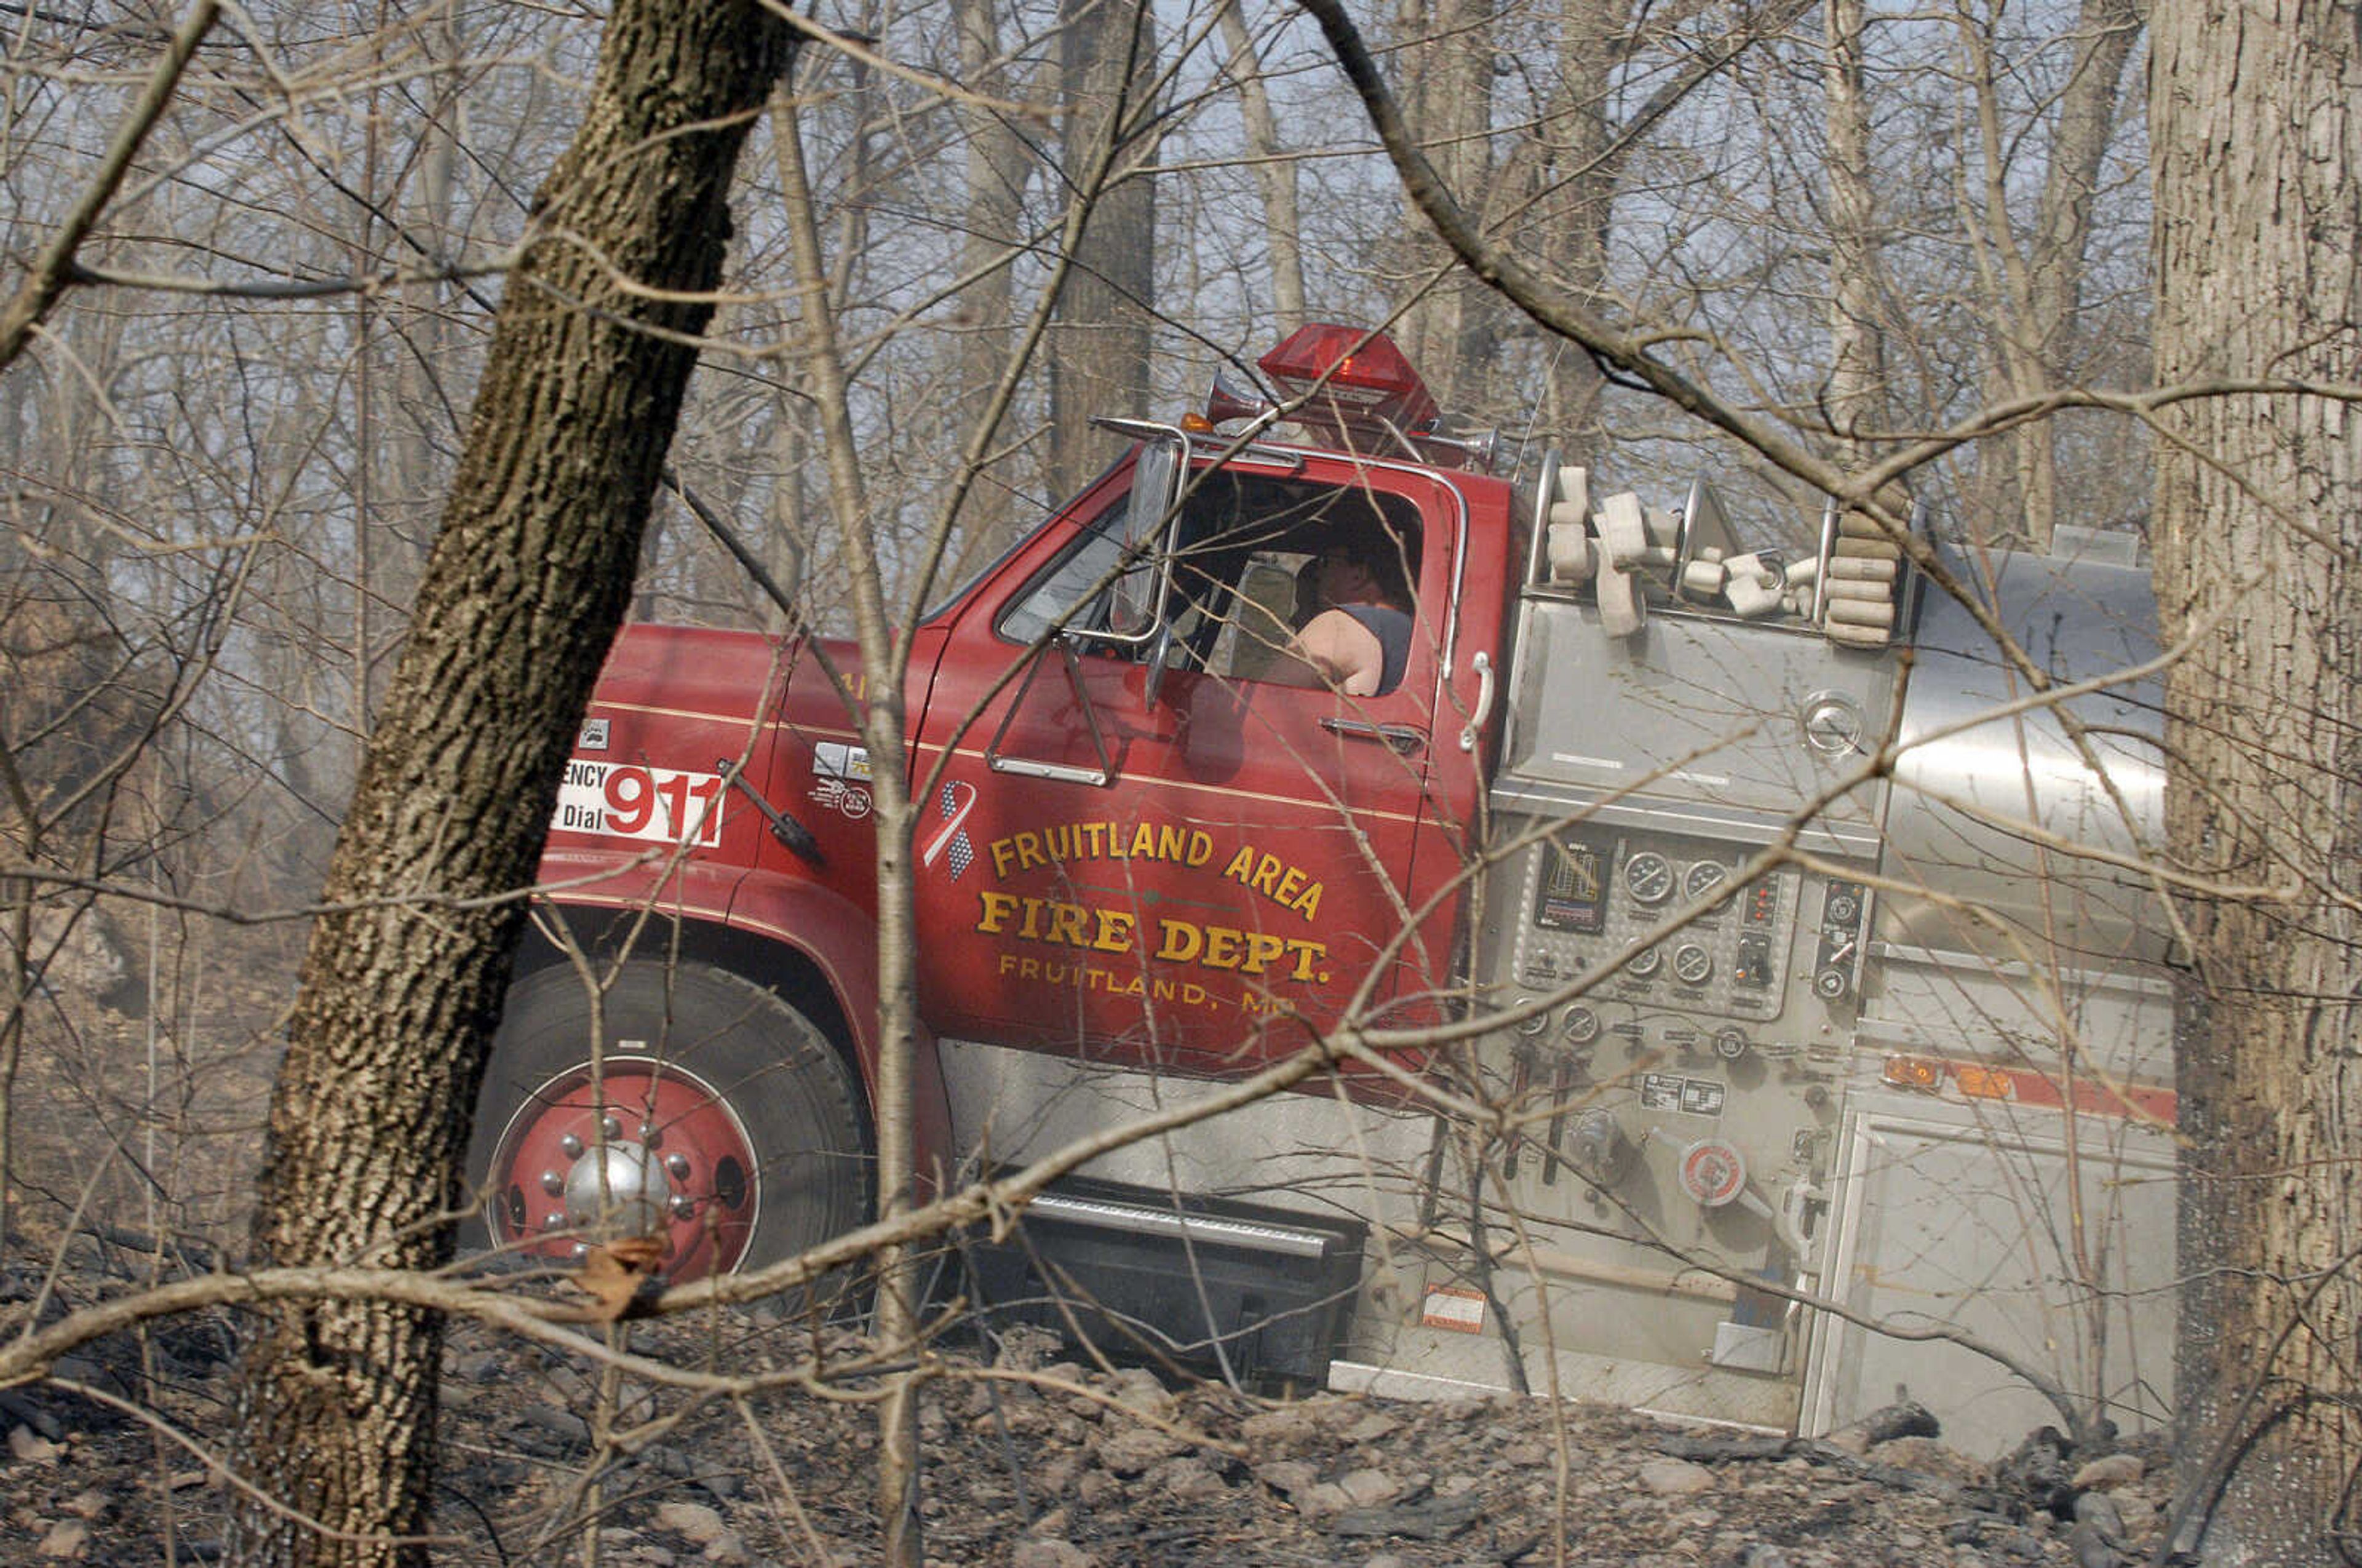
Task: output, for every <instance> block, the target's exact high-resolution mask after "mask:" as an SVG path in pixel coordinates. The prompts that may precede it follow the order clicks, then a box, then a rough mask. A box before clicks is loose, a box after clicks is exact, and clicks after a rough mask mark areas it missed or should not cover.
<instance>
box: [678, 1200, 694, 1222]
mask: <svg viewBox="0 0 2362 1568" xmlns="http://www.w3.org/2000/svg"><path fill="white" fill-rule="evenodd" d="M672 1217H673V1218H674V1219H676V1220H694V1219H696V1218H697V1200H696V1199H695V1198H689V1197H681V1198H674V1199H673V1200H672Z"/></svg>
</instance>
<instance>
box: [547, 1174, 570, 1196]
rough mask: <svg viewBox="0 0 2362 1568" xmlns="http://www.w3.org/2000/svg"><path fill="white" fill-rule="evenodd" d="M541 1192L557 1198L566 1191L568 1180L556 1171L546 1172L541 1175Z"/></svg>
mask: <svg viewBox="0 0 2362 1568" xmlns="http://www.w3.org/2000/svg"><path fill="white" fill-rule="evenodd" d="M541 1190H542V1191H544V1192H546V1193H547V1194H549V1196H550V1197H552V1198H556V1197H557V1195H558V1194H560V1193H562V1192H564V1191H565V1190H566V1178H565V1177H564V1176H559V1175H558V1174H557V1172H556V1171H544V1172H542V1173H541Z"/></svg>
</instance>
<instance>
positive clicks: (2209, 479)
mask: <svg viewBox="0 0 2362 1568" xmlns="http://www.w3.org/2000/svg"><path fill="white" fill-rule="evenodd" d="M2150 31H2151V40H2152V41H2151V48H2152V50H2153V63H2152V66H2151V75H2150V104H2149V125H2150V137H2151V142H2152V146H2153V149H2154V150H2153V153H2152V161H2151V169H2152V174H2153V177H2154V182H2155V194H2156V208H2157V216H2156V240H2155V252H2156V259H2157V314H2156V359H2157V377H2158V381H2159V382H2160V383H2161V384H2163V385H2166V386H2173V385H2176V384H2182V385H2188V384H2191V383H2200V382H2210V381H2211V382H2217V383H2220V382H2223V381H2240V380H2251V381H2252V380H2264V379H2269V380H2271V381H2282V382H2285V381H2296V380H2303V381H2312V382H2313V383H2316V384H2318V383H2323V382H2338V383H2342V384H2343V386H2344V387H2347V388H2350V387H2351V386H2352V385H2353V384H2354V382H2355V381H2356V375H2357V362H2362V331H2357V327H2356V320H2357V315H2356V287H2357V283H2362V44H2357V39H2356V7H2355V6H2354V5H2353V4H2351V3H2350V0H2348V3H2346V4H2340V5H2317V6H2316V5H2301V4H2298V3H2297V0H2250V3H2241V4H2235V5H2232V6H2229V7H2227V14H2226V7H2224V6H2220V5H2213V4H2192V3H2190V0H2170V3H2168V4H2164V5H2160V6H2157V7H2156V9H2155V11H2154V12H2153V14H2152V16H2151V17H2150ZM2166 436H2167V439H2166V440H2165V441H2162V442H2160V443H2159V446H2158V472H2157V492H2156V502H2157V513H2156V535H2155V539H2156V545H2157V580H2158V607H2159V610H2160V612H2161V615H2162V618H2163V623H2164V624H2163V630H2164V633H2165V636H2166V640H2167V641H2168V642H2169V643H2170V642H2173V641H2175V640H2177V639H2179V638H2180V637H2182V636H2183V635H2187V634H2189V633H2191V631H2192V630H2193V629H2194V630H2195V631H2196V632H2197V634H2198V636H2197V641H2196V644H2195V646H2194V647H2193V649H2192V652H2191V656H2190V657H2189V658H2188V659H2187V660H2186V661H2185V662H2184V663H2183V664H2182V665H2181V666H2180V668H2179V669H2178V670H2177V672H2176V673H2175V675H2174V677H2173V679H2172V680H2171V682H2170V684H2169V688H2168V701H2169V709H2168V715H2167V734H2166V746H2167V755H2168V757H2169V761H2170V766H2171V768H2172V772H2171V775H2170V778H2169V791H2168V827H2169V834H2170V836H2171V842H2172V846H2173V851H2174V853H2175V855H2176V856H2178V857H2179V859H2180V861H2181V863H2182V865H2183V866H2184V867H2185V868H2187V869H2189V870H2191V871H2194V872H2197V873H2200V874H2202V875H2210V876H2216V877H2220V878H2223V880H2224V882H2225V883H2230V884H2248V885H2268V886H2269V887H2270V888H2272V889H2274V892H2273V893H2272V894H2270V895H2267V896H2262V897H2246V898H2237V897H2229V896H2225V897H2223V898H2219V899H2192V900H2191V901H2190V905H2189V909H2188V918H2189V923H2190V927H2191V933H2192V939H2193V941H2194V942H2195V944H2196V951H2195V953H2194V954H2193V958H2194V963H2193V966H2192V967H2191V979H2190V986H2189V993H2190V998H2191V1001H2192V1002H2193V1003H2195V1004H2197V1005H2196V1007H2195V1009H2194V1010H2192V1011H2191V1013H2189V1014H2188V1015H2186V1016H2185V1021H2184V1026H2183V1029H2182V1031H2181V1033H2182V1038H2183V1043H2184V1050H2183V1052H2182V1055H2181V1060H2180V1075H2181V1091H2182V1098H2181V1108H2182V1109H2181V1127H2182V1131H2183V1132H2184V1135H2185V1137H2186V1138H2187V1140H2188V1143H2187V1148H2186V1152H2185V1154H2184V1165H2183V1172H2184V1181H2183V1185H2182V1198H2181V1202H2182V1225H2181V1247H2182V1251H2181V1268H2182V1273H2183V1275H2184V1276H2185V1278H2186V1279H2187V1280H2188V1281H2189V1282H2190V1283H2189V1285H2188V1286H2187V1288H2186V1290H2185V1295H2184V1301H2183V1308H2182V1320H2181V1328H2182V1333H2181V1339H2182V1344H2181V1353H2180V1360H2179V1361H2178V1363H2177V1375H2178V1377H2179V1378H2180V1402H2181V1405H2182V1410H2183V1420H2184V1423H2185V1424H2184V1428H2183V1431H2182V1434H2181V1438H2182V1441H2181V1442H2180V1447H2179V1453H2180V1457H2181V1460H2182V1462H2183V1473H2182V1479H2183V1482H2184V1484H2185V1487H2186V1491H2185V1498H2184V1503H2185V1514H2186V1519H2187V1521H2188V1522H2187V1525H2186V1528H2185V1530H2184V1533H2183V1540H2182V1544H2184V1545H2190V1544H2191V1543H2192V1542H2193V1541H2194V1542H2195V1544H2196V1550H2197V1551H2198V1552H2199V1554H2200V1560H2202V1561H2203V1562H2208V1563H2312V1562H2341V1561H2342V1562H2353V1561H2356V1552H2357V1549H2358V1548H2362V1522H2357V1520H2356V1518H2355V1517H2354V1510H2355V1509H2356V1506H2357V1500H2356V1497H2355V1496H2353V1495H2352V1491H2351V1489H2352V1487H2353V1486H2354V1479H2353V1478H2354V1476H2355V1475H2356V1470H2357V1465H2362V1402H2357V1396H2362V1373H2357V1369H2356V1361H2355V1344H2356V1331H2357V1329H2362V1281H2357V1275H2356V1249H2357V1247H2362V1159H2357V1154H2362V1055H2357V1053H2356V1048H2355V1047H2356V1032H2355V1023H2356V1017H2355V1008H2356V997H2357V996H2362V946H2357V944H2356V936H2357V934H2362V932H2357V926H2362V921H2358V920H2357V915H2356V910H2357V905H2356V892H2357V890H2362V747H2357V745H2356V741H2357V737H2362V728H2357V724H2362V658H2357V656H2356V638H2357V637H2358V636H2362V569H2357V567H2356V559H2357V552H2362V511H2357V509H2356V494H2357V492H2358V490H2357V487H2362V420H2357V419H2356V416H2355V410H2354V408H2353V406H2352V404H2351V403H2346V402H2344V401H2340V400H2335V399H2332V398H2326V397H2314V396H2304V395H2298V394H2295V393H2294V392H2269V393H2266V392H2230V393H2229V394H2228V395H2214V396H2210V397H2206V398H2203V399H2201V400H2198V401H2193V402H2191V403H2184V404H2182V405H2180V407H2179V408H2178V409H2176V410H2175V411H2173V412H2172V413H2171V414H2169V416H2168V418H2167V421H2166Z"/></svg>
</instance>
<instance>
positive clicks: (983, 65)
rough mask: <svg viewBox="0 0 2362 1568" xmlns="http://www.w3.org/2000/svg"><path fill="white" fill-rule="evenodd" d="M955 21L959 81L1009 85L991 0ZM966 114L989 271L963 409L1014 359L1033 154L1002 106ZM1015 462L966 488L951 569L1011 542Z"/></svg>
mask: <svg viewBox="0 0 2362 1568" xmlns="http://www.w3.org/2000/svg"><path fill="white" fill-rule="evenodd" d="M953 21H954V23H955V26H956V27H957V28H959V58H960V80H961V81H962V82H964V83H966V84H967V86H968V87H969V89H970V90H971V91H974V92H978V93H990V92H997V91H999V90H1000V89H1001V88H1002V87H1003V86H1004V85H1005V84H1006V77H1007V67H1006V64H1005V61H1004V54H1003V50H1002V48H1001V43H1000V19H999V7H998V6H996V5H995V4H994V0H956V3H955V5H954V6H953ZM962 117H963V119H964V120H965V122H966V134H967V148H966V160H965V161H966V182H967V213H966V237H964V238H963V239H962V241H961V243H960V271H961V272H962V273H963V274H971V275H973V274H979V273H980V274H982V275H981V276H979V277H977V281H976V282H972V283H970V284H969V285H968V286H967V289H966V293H964V294H963V295H962V300H961V303H962V304H963V305H964V306H965V309H966V315H967V317H968V325H967V326H966V327H965V328H964V329H963V333H962V336H961V338H960V352H959V388H960V403H959V406H960V407H962V408H968V407H974V406H976V405H977V404H979V403H982V402H983V401H984V400H986V399H988V398H989V397H990V396H991V395H992V389H993V388H994V387H996V386H998V385H999V384H1000V372H1001V370H1002V369H1003V368H1004V367H1005V366H1007V364H1008V363H1009V350H1010V332H1011V329H1012V326H1013V324H1014V322H1015V320H1016V304H1015V301H1016V282H1015V279H1014V277H1013V275H1012V273H1011V271H1010V259H1011V258H1012V257H1014V256H1015V255H1017V254H1018V251H1019V248H1020V246H1021V243H1022V241H1021V237H1020V235H1019V233H1018V226H1019V225H1020V224H1021V223H1022V222H1023V221H1024V215H1025V177H1026V169H1027V152H1026V147H1025V139H1024V138H1022V137H1021V136H1019V135H1018V134H1017V130H1016V127H1014V126H1012V125H1010V123H1009V121H1008V119H1007V118H1006V117H1005V116H1003V115H1002V114H1001V113H999V112H997V111H994V110H990V109H987V108H983V107H978V106H973V105H972V106H970V107H969V108H967V109H966V110H965V111H964V112H963V116H962ZM987 441H988V449H989V447H990V445H991V444H993V442H994V437H993V436H988V437H987ZM1008 467H1009V465H1008V464H1007V463H1006V462H996V463H992V464H989V465H988V468H987V469H986V472H985V474H984V475H983V476H982V482H980V483H978V484H977V485H976V486H975V487H974V488H973V489H971V490H970V491H968V500H967V505H966V513H965V515H964V516H963V518H962V525H963V527H964V528H965V530H966V532H965V535H964V536H963V545H964V547H965V550H966V560H964V561H963V562H961V563H958V564H955V566H954V568H953V569H952V571H951V574H950V575H951V576H952V577H953V578H954V579H955V580H957V579H964V578H965V577H966V569H965V568H966V563H967V562H968V561H973V562H974V563H976V564H977V565H981V564H982V563H983V562H985V561H987V560H989V559H990V558H992V557H993V556H994V555H995V554H996V553H998V552H999V549H1000V548H1001V547H1003V546H1004V545H1006V544H1008V543H1009V542H1010V521H1011V518H1012V516H1013V515H1014V514H1015V509H1014V508H1012V507H1011V506H1010V497H1011V495H1012V493H1013V492H1014V489H1015V486H1014V483H1013V481H1012V480H1011V479H1010V476H1009V474H1008V472H1007V469H1008Z"/></svg>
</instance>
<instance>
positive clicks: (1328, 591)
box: [1266, 540, 1411, 697]
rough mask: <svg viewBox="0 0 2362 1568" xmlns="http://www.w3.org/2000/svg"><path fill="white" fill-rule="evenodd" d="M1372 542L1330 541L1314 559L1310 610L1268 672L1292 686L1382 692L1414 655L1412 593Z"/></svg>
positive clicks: (1391, 685) (1392, 685) (1369, 693)
mask: <svg viewBox="0 0 2362 1568" xmlns="http://www.w3.org/2000/svg"><path fill="white" fill-rule="evenodd" d="M1393 577H1394V574H1393V573H1391V572H1389V571H1388V570H1387V569H1386V563H1385V560H1384V558H1383V557H1381V556H1380V555H1379V554H1378V549H1377V547H1376V544H1375V542H1374V541H1370V540H1357V541H1352V542H1341V543H1338V544H1332V545H1330V546H1329V547H1327V548H1326V549H1324V550H1322V551H1321V552H1320V554H1319V557H1318V558H1317V559H1316V561H1315V563H1314V571H1313V581H1312V586H1313V602H1314V604H1315V606H1316V609H1315V612H1314V613H1313V615H1312V617H1311V618H1310V619H1309V620H1308V621H1306V622H1305V623H1304V624H1303V625H1302V626H1301V627H1299V628H1297V631H1296V633H1295V635H1293V636H1291V637H1290V638H1289V639H1288V643H1287V646H1286V649H1285V650H1284V653H1283V656H1282V657H1280V658H1279V659H1277V660H1275V662H1274V665H1273V668H1272V669H1271V671H1270V672H1269V674H1268V675H1267V676H1266V679H1271V680H1276V681H1279V682H1282V683H1284V684H1286V685H1291V686H1326V687H1328V688H1330V690H1334V691H1337V692H1339V693H1341V695H1344V696H1347V697H1376V696H1383V695H1384V694H1385V693H1386V692H1388V691H1391V690H1394V689H1395V687H1396V684H1398V683H1399V682H1400V681H1401V679H1402V677H1403V666H1404V663H1405V662H1406V661H1407V659H1408V657H1410V633H1411V617H1410V612H1409V610H1408V609H1407V608H1406V607H1405V605H1404V603H1403V602H1402V601H1403V600H1404V599H1405V598H1406V597H1407V596H1406V595H1403V594H1400V593H1398V592H1397V591H1395V589H1394V588H1393V586H1392V582H1393Z"/></svg>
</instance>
